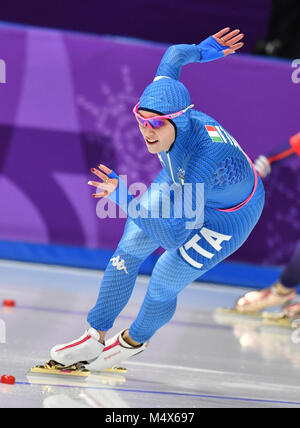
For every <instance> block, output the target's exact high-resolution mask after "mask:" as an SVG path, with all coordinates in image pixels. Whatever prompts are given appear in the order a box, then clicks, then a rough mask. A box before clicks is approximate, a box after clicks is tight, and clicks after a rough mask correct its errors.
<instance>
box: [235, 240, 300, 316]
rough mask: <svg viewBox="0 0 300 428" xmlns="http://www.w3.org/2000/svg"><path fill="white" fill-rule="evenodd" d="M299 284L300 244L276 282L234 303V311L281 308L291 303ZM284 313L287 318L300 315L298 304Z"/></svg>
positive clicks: (250, 311) (299, 305) (246, 311)
mask: <svg viewBox="0 0 300 428" xmlns="http://www.w3.org/2000/svg"><path fill="white" fill-rule="evenodd" d="M299 284H300V243H299V244H298V246H297V248H296V251H295V253H294V254H293V257H292V258H291V260H290V262H289V263H288V264H287V266H286V267H285V269H284V270H283V272H282V274H281V275H280V278H279V279H278V281H276V282H275V284H273V285H272V287H268V288H266V289H264V290H259V291H251V292H250V293H247V294H245V296H242V297H241V298H240V299H238V301H237V303H236V310H237V311H239V312H241V313H252V312H257V311H262V310H263V309H266V308H269V307H272V306H282V305H286V304H287V303H289V302H291V300H293V298H294V297H295V294H296V287H297V285H299ZM284 312H285V313H286V315H288V316H292V315H294V314H296V313H300V304H299V303H296V304H295V305H291V306H288V307H287V308H285V310H284Z"/></svg>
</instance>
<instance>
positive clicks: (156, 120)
mask: <svg viewBox="0 0 300 428" xmlns="http://www.w3.org/2000/svg"><path fill="white" fill-rule="evenodd" d="M139 105H140V103H137V104H136V106H134V108H133V110H132V111H133V113H134V114H135V117H136V118H137V120H138V121H139V123H140V124H141V125H142V126H150V127H151V128H160V127H162V126H163V125H164V124H165V119H174V118H175V117H178V116H180V115H181V114H183V113H185V112H186V111H187V110H188V109H190V108H193V107H194V104H191V105H189V106H188V107H187V108H185V109H184V110H180V111H177V112H176V113H170V114H165V115H163V116H154V117H148V118H147V119H145V118H144V117H143V116H141V115H140V114H139V113H138V109H139Z"/></svg>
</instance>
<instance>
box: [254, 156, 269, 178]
mask: <svg viewBox="0 0 300 428" xmlns="http://www.w3.org/2000/svg"><path fill="white" fill-rule="evenodd" d="M254 166H255V169H256V171H257V172H258V173H259V175H260V176H261V177H262V178H265V177H266V176H267V175H268V174H270V172H271V164H270V162H269V161H268V159H267V158H266V157H265V156H263V155H260V156H259V157H258V158H257V159H255V161H254Z"/></svg>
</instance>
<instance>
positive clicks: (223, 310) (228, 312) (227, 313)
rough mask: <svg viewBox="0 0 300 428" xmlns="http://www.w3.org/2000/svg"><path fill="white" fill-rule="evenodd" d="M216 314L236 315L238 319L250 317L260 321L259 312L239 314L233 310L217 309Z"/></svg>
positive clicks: (260, 314)
mask: <svg viewBox="0 0 300 428" xmlns="http://www.w3.org/2000/svg"><path fill="white" fill-rule="evenodd" d="M216 313H217V314H220V315H237V316H240V317H245V316H246V317H251V318H255V319H262V318H263V316H262V313H261V312H240V311H238V310H237V309H235V308H217V309H216Z"/></svg>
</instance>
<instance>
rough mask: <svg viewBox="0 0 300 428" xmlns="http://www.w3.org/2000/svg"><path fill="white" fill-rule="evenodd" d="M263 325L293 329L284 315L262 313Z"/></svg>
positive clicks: (290, 322)
mask: <svg viewBox="0 0 300 428" xmlns="http://www.w3.org/2000/svg"><path fill="white" fill-rule="evenodd" d="M263 325H264V326H271V327H284V328H295V325H294V324H293V321H292V320H290V318H288V317H287V316H286V315H284V314H282V313H280V314H278V313H277V314H276V313H269V312H264V313H263Z"/></svg>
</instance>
